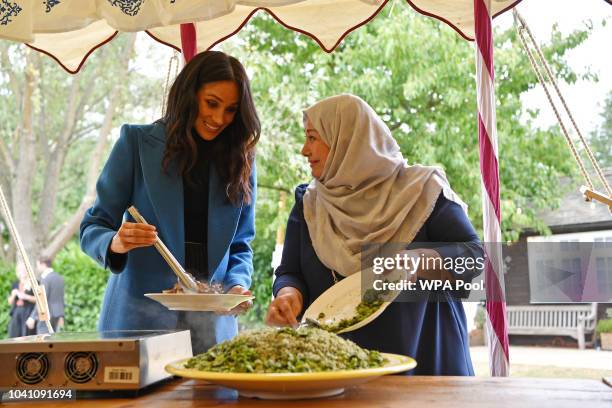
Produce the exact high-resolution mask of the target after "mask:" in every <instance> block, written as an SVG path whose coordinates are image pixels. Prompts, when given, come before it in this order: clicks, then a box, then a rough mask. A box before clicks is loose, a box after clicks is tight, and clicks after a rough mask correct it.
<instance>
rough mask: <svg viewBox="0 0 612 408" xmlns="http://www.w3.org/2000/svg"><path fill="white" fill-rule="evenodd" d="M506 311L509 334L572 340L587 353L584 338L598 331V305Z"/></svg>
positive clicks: (519, 307)
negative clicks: (560, 337) (564, 337)
mask: <svg viewBox="0 0 612 408" xmlns="http://www.w3.org/2000/svg"><path fill="white" fill-rule="evenodd" d="M506 311H507V316H508V333H509V334H523V335H553V336H555V335H557V336H571V337H573V338H574V339H576V340H578V348H580V349H584V348H585V345H586V342H585V335H586V334H591V336H593V334H594V331H595V323H596V318H597V303H590V304H577V305H559V306H556V305H530V306H508V307H507V308H506Z"/></svg>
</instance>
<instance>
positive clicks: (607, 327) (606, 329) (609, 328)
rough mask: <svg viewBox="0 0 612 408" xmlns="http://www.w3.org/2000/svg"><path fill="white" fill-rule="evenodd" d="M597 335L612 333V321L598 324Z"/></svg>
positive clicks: (605, 320)
mask: <svg viewBox="0 0 612 408" xmlns="http://www.w3.org/2000/svg"><path fill="white" fill-rule="evenodd" d="M596 330H597V333H612V319H602V320H600V321H598V322H597V328H596Z"/></svg>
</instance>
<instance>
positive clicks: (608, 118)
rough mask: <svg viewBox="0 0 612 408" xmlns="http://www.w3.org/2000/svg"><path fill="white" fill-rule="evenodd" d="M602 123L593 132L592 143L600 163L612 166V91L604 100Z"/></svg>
mask: <svg viewBox="0 0 612 408" xmlns="http://www.w3.org/2000/svg"><path fill="white" fill-rule="evenodd" d="M601 118H602V122H601V125H599V127H598V128H597V129H596V130H595V131H594V132H593V133H592V134H591V138H590V145H591V147H592V149H593V154H594V155H595V158H596V159H597V162H598V163H599V165H600V166H601V167H602V168H603V167H612V91H610V92H608V96H607V97H606V100H605V102H604V106H603V110H602V112H601Z"/></svg>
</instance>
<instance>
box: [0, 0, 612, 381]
mask: <svg viewBox="0 0 612 408" xmlns="http://www.w3.org/2000/svg"><path fill="white" fill-rule="evenodd" d="M606 1H608V2H610V1H609V0H606ZM407 2H408V3H409V4H410V6H412V7H413V8H414V9H415V10H416V11H418V12H419V13H421V14H424V15H427V16H430V17H434V18H437V19H439V20H441V21H443V22H444V23H446V24H448V25H450V26H451V27H452V28H453V29H454V30H456V31H457V33H458V34H459V35H461V36H462V37H463V38H465V39H466V40H476V48H475V50H476V67H477V72H476V74H477V75H476V78H477V100H478V113H479V115H478V136H479V146H480V167H481V173H482V178H481V180H482V186H483V188H482V202H483V219H484V241H485V242H487V243H492V244H489V245H487V247H486V248H485V249H486V251H487V254H488V259H489V262H488V264H487V265H486V269H485V283H486V291H487V299H488V300H487V307H486V309H487V319H486V321H487V328H488V330H487V333H488V340H489V341H488V344H489V348H490V352H491V359H490V368H491V373H492V375H502V376H504V375H508V367H509V363H508V361H509V359H508V334H507V333H508V331H507V322H506V313H505V296H504V292H505V290H504V281H503V274H502V263H501V259H502V258H501V252H500V244H499V243H500V241H501V227H500V225H501V211H500V196H499V191H500V184H499V169H498V149H497V132H496V123H495V120H496V119H495V94H494V65H493V40H492V25H491V20H492V18H493V17H495V16H497V15H499V14H501V13H503V12H504V11H506V10H509V9H511V8H513V7H514V6H515V5H516V4H518V3H519V2H520V0H407ZM387 3H388V0H238V1H236V0H225V1H220V0H181V1H176V0H44V1H34V0H0V39H7V40H11V41H18V42H22V43H26V44H27V45H28V46H29V47H31V48H33V49H36V50H38V51H41V52H43V53H46V54H48V55H50V56H51V57H53V58H54V59H55V60H56V61H57V62H58V63H59V64H60V65H61V66H62V67H63V68H64V69H66V70H67V71H68V72H70V73H76V72H78V70H79V69H80V68H81V66H82V65H83V64H84V63H85V61H86V59H87V57H88V56H89V55H90V54H91V53H92V52H93V51H95V49H96V48H98V47H100V46H103V45H104V44H106V43H107V42H109V41H111V40H112V39H113V38H114V37H115V36H116V34H117V33H118V32H119V31H124V32H136V31H146V32H147V33H148V34H149V35H150V36H151V37H153V38H154V39H156V40H157V41H159V42H161V43H163V44H166V45H168V46H171V47H173V48H175V49H177V50H181V49H182V50H183V53H184V55H185V58H186V59H189V58H190V56H192V55H193V54H195V53H196V52H201V51H204V50H206V49H210V48H212V47H213V46H214V45H216V44H218V43H219V42H221V41H223V40H225V39H227V38H228V37H230V36H232V35H233V34H235V33H237V32H238V31H239V30H240V29H241V28H242V27H243V26H244V25H245V24H246V23H247V22H248V20H249V19H250V18H251V17H252V16H253V15H254V14H255V13H256V12H258V11H260V10H263V11H265V12H267V13H269V14H270V15H272V16H273V17H274V18H275V19H276V20H277V21H278V22H279V23H280V24H282V25H284V26H285V27H287V28H289V29H291V30H294V31H298V32H301V33H304V34H306V35H308V36H310V37H312V38H313V39H314V40H315V41H316V42H317V43H318V44H319V45H320V46H321V48H323V49H324V50H325V51H327V52H332V51H333V50H334V49H335V48H336V47H337V46H338V44H339V43H340V42H341V41H342V39H343V38H344V37H345V36H346V35H348V34H349V33H350V32H351V31H352V30H354V29H356V28H358V27H360V26H361V25H364V24H366V23H367V22H368V21H369V20H371V19H372V18H374V17H375V16H376V15H377V14H378V13H379V12H380V11H381V10H382V9H383V8H384V7H385V6H386V5H387ZM22 255H24V259H25V258H26V256H25V254H22ZM26 264H28V262H27V259H26ZM28 268H29V267H28Z"/></svg>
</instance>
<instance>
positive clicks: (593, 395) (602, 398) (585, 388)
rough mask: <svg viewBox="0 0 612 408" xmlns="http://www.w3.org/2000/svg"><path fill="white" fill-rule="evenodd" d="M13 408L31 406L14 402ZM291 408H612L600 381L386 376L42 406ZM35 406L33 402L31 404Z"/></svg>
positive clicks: (177, 388) (164, 390)
mask: <svg viewBox="0 0 612 408" xmlns="http://www.w3.org/2000/svg"><path fill="white" fill-rule="evenodd" d="M7 405H8V406H9V407H17V406H26V405H25V404H18V403H11V404H7ZM228 405H236V406H240V407H266V408H268V407H291V408H306V407H308V408H311V407H322V408H372V407H380V408H401V407H427V408H438V407H440V408H455V407H487V408H497V407H521V408H523V407H537V408H542V407H554V408H562V407H571V408H576V407H577V408H598V407H605V408H612V387H608V386H607V385H605V384H604V383H603V382H601V381H596V380H574V379H539V378H482V377H424V376H422V377H419V376H415V377H404V376H386V377H382V378H379V379H377V380H374V381H371V382H369V383H366V384H363V385H360V386H358V387H354V388H349V389H348V390H347V391H346V392H345V393H344V394H342V395H339V396H336V397H333V398H326V399H316V400H314V399H313V400H294V401H263V400H257V399H248V398H239V397H238V394H237V393H236V392H235V391H233V390H229V389H226V388H220V387H216V386H213V385H210V384H207V383H204V382H199V381H194V380H185V379H176V380H172V381H170V382H168V383H165V384H161V385H159V386H157V387H155V388H153V389H152V390H150V391H149V392H147V393H145V394H143V395H140V396H138V397H135V398H126V399H118V398H112V399H108V398H107V399H89V400H77V401H75V402H72V403H71V402H67V401H64V402H41V403H37V404H36V406H39V407H43V406H44V407H58V408H59V407H62V408H65V407H70V406H84V407H87V408H102V407H121V408H132V407H143V408H154V407H168V408H183V407H218V406H228ZM29 406H32V403H30V404H29Z"/></svg>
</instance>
